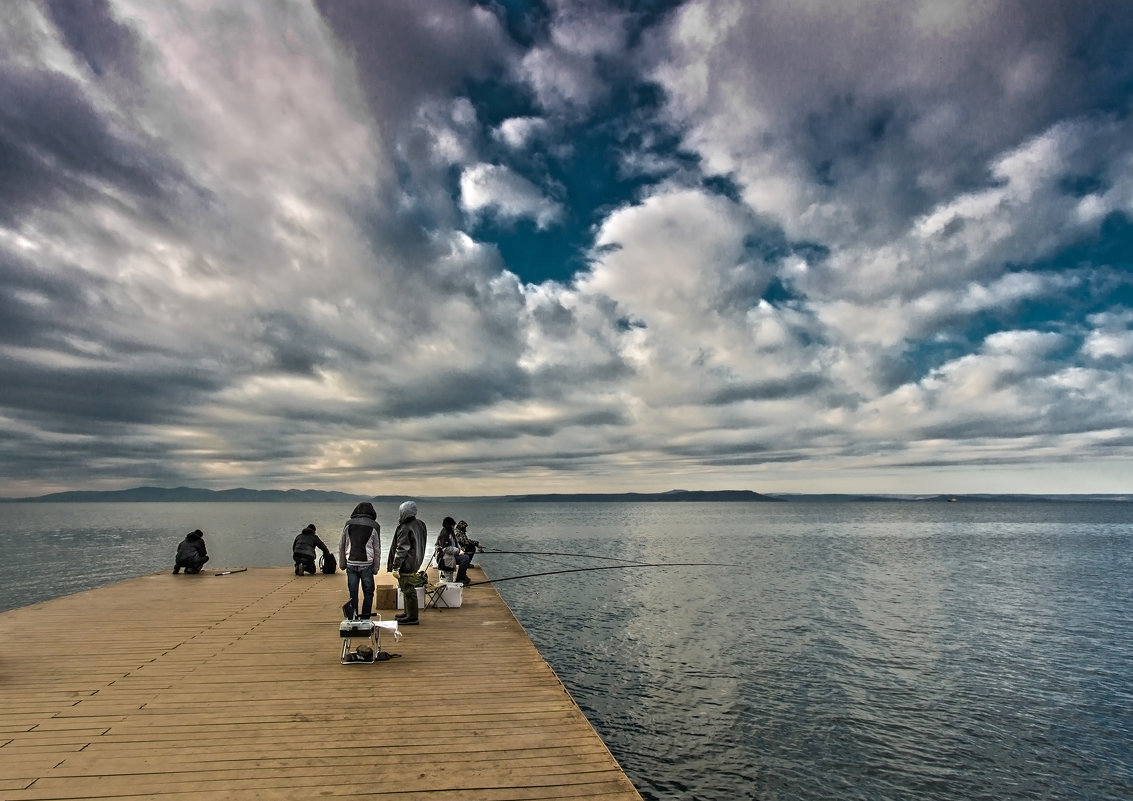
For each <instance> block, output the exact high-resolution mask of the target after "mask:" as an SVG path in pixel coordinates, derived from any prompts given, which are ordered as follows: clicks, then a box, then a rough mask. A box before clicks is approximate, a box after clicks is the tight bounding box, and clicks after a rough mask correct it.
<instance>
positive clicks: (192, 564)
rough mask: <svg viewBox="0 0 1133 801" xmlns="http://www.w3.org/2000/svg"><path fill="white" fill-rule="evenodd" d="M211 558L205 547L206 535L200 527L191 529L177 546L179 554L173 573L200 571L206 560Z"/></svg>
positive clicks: (175, 560) (174, 562) (174, 563)
mask: <svg viewBox="0 0 1133 801" xmlns="http://www.w3.org/2000/svg"><path fill="white" fill-rule="evenodd" d="M208 560H209V555H208V549H207V548H206V547H205V535H204V532H202V531H201V530H200V529H199V528H198V529H194V530H193V531H190V532H189V533H188V534H187V535H185V539H183V540H181V543H180V544H179V545H178V546H177V556H176V557H175V558H174V561H173V575H175V576H176V575H177V574H178V573H180V572H181V568H184V569H185V572H186V573H200V572H201V568H202V567H204V566H205V562H207V561H208Z"/></svg>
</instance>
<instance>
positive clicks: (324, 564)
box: [319, 553, 338, 576]
mask: <svg viewBox="0 0 1133 801" xmlns="http://www.w3.org/2000/svg"><path fill="white" fill-rule="evenodd" d="M319 567H321V568H322V570H323V572H324V573H326V574H327V575H328V576H329V575H330V574H331V573H333V572H335V571H336V570H338V561H337V560H336V559H335V558H334V554H333V553H324V554H323V555H322V557H321V558H320V559H319Z"/></svg>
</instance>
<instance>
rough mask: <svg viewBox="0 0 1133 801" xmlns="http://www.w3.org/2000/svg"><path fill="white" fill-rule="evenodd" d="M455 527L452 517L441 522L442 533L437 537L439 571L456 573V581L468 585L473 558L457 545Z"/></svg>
mask: <svg viewBox="0 0 1133 801" xmlns="http://www.w3.org/2000/svg"><path fill="white" fill-rule="evenodd" d="M455 525H456V521H455V520H453V519H452V518H451V517H446V518H445V519H444V520H443V521H441V533H440V534H438V535H437V543H436V546H435V547H436V554H435V555H436V560H437V569H438V570H441V571H443V572H445V573H456V576H455V579H454V580H455V581H459V582H460V583H462V584H468V565H469V563H471V562H472V557H471V556H469V555H468V554H466V553H465V552H464V549H463V548H461V547H460V545H458V544H457V541H456V531H455V530H454V528H453V527H454V526H455Z"/></svg>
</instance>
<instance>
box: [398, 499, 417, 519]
mask: <svg viewBox="0 0 1133 801" xmlns="http://www.w3.org/2000/svg"><path fill="white" fill-rule="evenodd" d="M416 516H417V502H416V501H406V502H405V503H403V504H402V505H401V506H399V507H398V508H397V522H399V523H404V522H405V521H406V520H408V519H409V518H411V517H416Z"/></svg>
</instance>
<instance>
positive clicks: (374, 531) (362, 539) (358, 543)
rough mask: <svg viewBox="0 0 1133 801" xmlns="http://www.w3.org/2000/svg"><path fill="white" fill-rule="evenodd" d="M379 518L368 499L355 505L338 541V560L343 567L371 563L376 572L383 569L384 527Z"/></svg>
mask: <svg viewBox="0 0 1133 801" xmlns="http://www.w3.org/2000/svg"><path fill="white" fill-rule="evenodd" d="M377 518H378V513H377V512H375V511H374V505H373V504H372V503H369V502H368V501H363V502H362V503H360V504H358V505H357V506H355V507H354V511H353V512H351V513H350V519H349V520H347V521H346V525H345V526H343V527H342V538H341V539H340V540H339V541H338V561H339V564H341V566H342V567H344V568H345V567H348V566H350V565H354V566H355V567H358V566H361V565H364V564H371V565H373V567H374V572H375V573H377V572H378V570H379V569H381V564H382V536H381V534H382V527H381V526H379V525H378V520H377Z"/></svg>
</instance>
